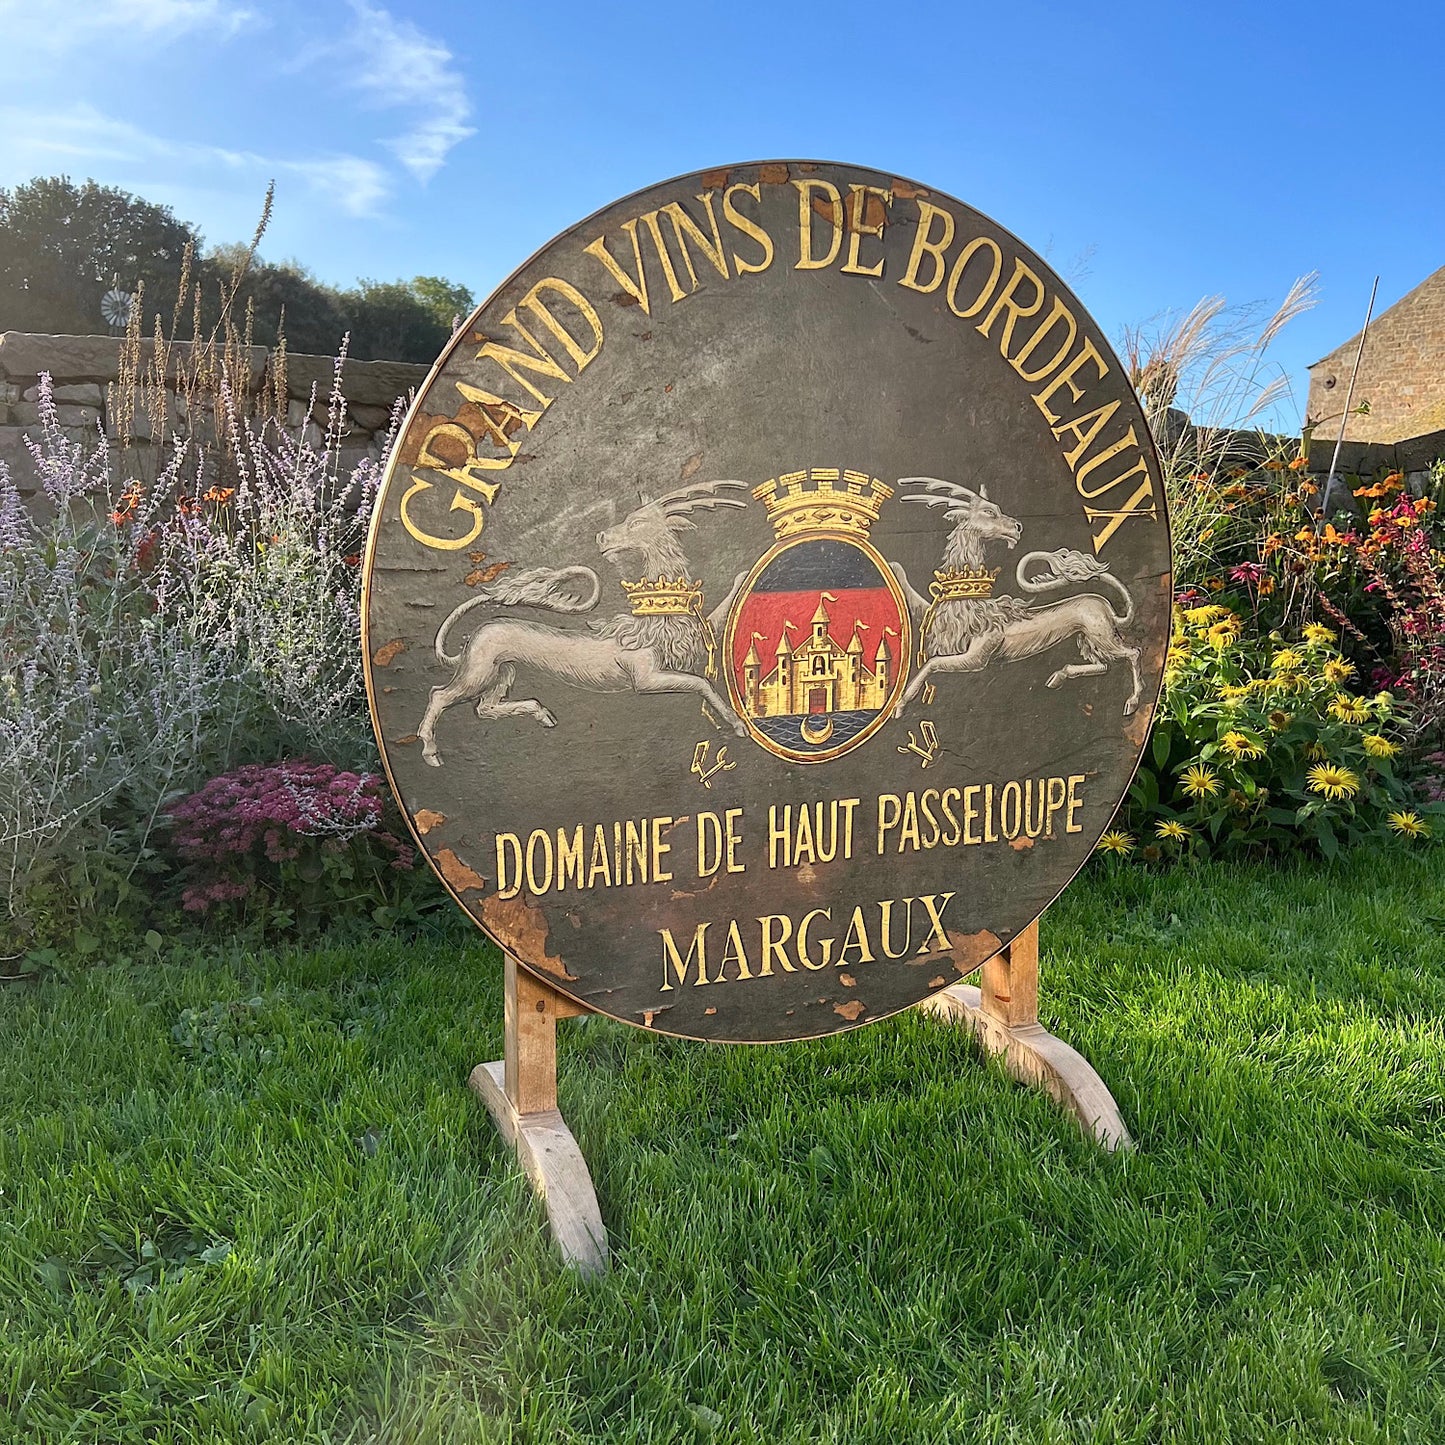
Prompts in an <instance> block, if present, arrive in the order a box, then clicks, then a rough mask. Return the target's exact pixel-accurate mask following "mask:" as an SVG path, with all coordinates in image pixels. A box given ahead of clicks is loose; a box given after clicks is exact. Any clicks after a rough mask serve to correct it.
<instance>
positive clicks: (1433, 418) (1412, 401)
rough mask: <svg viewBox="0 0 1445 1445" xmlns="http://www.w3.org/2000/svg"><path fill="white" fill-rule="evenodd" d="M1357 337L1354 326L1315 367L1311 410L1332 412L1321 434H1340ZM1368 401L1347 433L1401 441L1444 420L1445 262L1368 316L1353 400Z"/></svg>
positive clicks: (1431, 429)
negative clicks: (1371, 317) (1365, 413)
mask: <svg viewBox="0 0 1445 1445" xmlns="http://www.w3.org/2000/svg"><path fill="white" fill-rule="evenodd" d="M1359 344H1360V336H1359V333H1358V332H1356V333H1355V335H1354V336H1352V337H1351V338H1350V339H1349V340H1348V341H1346V342H1345V343H1343V345H1341V346H1338V347H1336V348H1335V350H1333V351H1332V352H1330V354H1329V355H1328V356H1326V357H1323V358H1321V359H1320V360H1319V361H1317V362H1315V364H1314V365H1313V366H1312V367H1310V390H1309V401H1308V403H1307V407H1306V409H1307V411H1308V414H1309V417H1310V418H1311V419H1313V418H1316V417H1324V416H1328V417H1330V418H1331V419H1330V420H1329V421H1327V422H1324V423H1322V424H1321V425H1320V426H1318V427H1317V428H1316V429H1315V433H1314V434H1315V436H1316V437H1317V438H1319V439H1321V440H1326V439H1327V440H1331V441H1333V440H1334V438H1335V437H1337V436H1339V434H1340V419H1339V417H1338V415H1336V413H1338V412H1341V411H1343V410H1344V406H1345V393H1346V392H1347V391H1348V390H1349V386H1350V368H1351V367H1352V366H1353V365H1354V364H1355V352H1356V350H1357V349H1358V348H1359ZM1362 401H1368V402H1369V403H1370V413H1369V415H1368V416H1353V417H1351V418H1350V421H1349V427H1348V428H1347V430H1346V432H1345V436H1346V438H1347V439H1348V440H1349V441H1356V442H1398V441H1403V440H1405V439H1406V438H1409V437H1418V436H1424V435H1425V434H1427V433H1429V432H1436V431H1439V430H1441V429H1442V428H1445V266H1442V267H1441V268H1440V270H1438V271H1436V272H1435V273H1434V275H1432V276H1427V277H1426V278H1425V280H1423V281H1422V282H1421V283H1420V284H1419V285H1418V286H1417V287H1416V288H1415V289H1414V290H1413V291H1411V292H1410V293H1409V294H1408V295H1407V296H1402V297H1401V298H1400V300H1398V301H1397V302H1396V303H1395V304H1394V305H1393V306H1391V307H1390V308H1389V310H1388V311H1384V312H1382V313H1381V314H1380V315H1379V316H1377V317H1376V318H1375V319H1374V320H1373V321H1371V322H1370V334H1369V336H1368V337H1367V338H1366V340H1365V354H1364V357H1363V359H1362V360H1361V362H1360V371H1359V375H1358V377H1357V378H1356V380H1355V396H1354V403H1353V404H1354V405H1359V403H1360V402H1362Z"/></svg>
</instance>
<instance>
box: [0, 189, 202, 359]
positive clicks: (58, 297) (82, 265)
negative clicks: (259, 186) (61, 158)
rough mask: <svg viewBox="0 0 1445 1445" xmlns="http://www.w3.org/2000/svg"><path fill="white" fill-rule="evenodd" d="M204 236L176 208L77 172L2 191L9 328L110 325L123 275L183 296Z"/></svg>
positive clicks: (96, 328)
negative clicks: (188, 265) (191, 256)
mask: <svg viewBox="0 0 1445 1445" xmlns="http://www.w3.org/2000/svg"><path fill="white" fill-rule="evenodd" d="M198 240H199V236H198V235H197V233H196V231H195V230H194V228H193V227H191V226H188V225H187V224H186V223H185V222H183V221H178V220H177V219H176V218H175V216H174V215H173V214H172V213H171V211H170V209H169V207H166V206H157V205H153V204H152V203H151V202H150V201H144V200H141V199H140V197H138V196H133V195H131V194H130V193H129V192H127V191H122V190H119V189H117V188H116V187H114V186H98V185H96V183H95V182H94V181H86V183H85V184H84V185H83V186H77V185H75V184H74V182H72V181H71V180H70V178H69V177H68V176H51V177H48V178H42V179H37V180H33V181H30V182H28V183H27V184H25V185H21V186H16V187H15V188H14V189H13V190H9V191H6V190H0V331H40V332H62V333H78V334H81V335H85V334H92V333H96V332H102V333H103V332H104V331H105V330H106V323H105V320H104V318H103V317H102V316H101V312H100V298H101V296H102V295H103V294H104V293H105V292H106V291H108V290H109V289H110V287H111V285H112V281H113V279H117V278H118V280H119V283H120V287H121V289H122V290H124V291H128V292H133V291H134V290H135V289H136V287H137V286H138V285H140V284H141V283H142V282H144V284H145V290H146V294H147V295H149V296H153V297H154V296H174V295H175V293H176V289H177V285H178V283H179V281H180V276H181V268H182V261H183V258H184V256H185V253H186V248H187V246H188V245H193V244H194V243H196V242H197V241H198Z"/></svg>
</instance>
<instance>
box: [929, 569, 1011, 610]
mask: <svg viewBox="0 0 1445 1445" xmlns="http://www.w3.org/2000/svg"><path fill="white" fill-rule="evenodd" d="M1000 570H1001V569H1000V568H998V567H995V568H994V569H993V571H992V572H990V571H989V570H988V568H987V567H979V568H978V569H977V570H975V569H973V568H969V567H945V568H944V569H943V570H942V571H941V572H935V573H934V574H933V581H932V582H931V583H930V584H929V588H928V591H929V594H930V595H931V596H932V598H933V600H934V601H935V602H962V601H964V600H965V599H972V600H978V599H986V598H989V597H992V596H993V583H994V578H996V577H997V576H998V574H999V572H1000Z"/></svg>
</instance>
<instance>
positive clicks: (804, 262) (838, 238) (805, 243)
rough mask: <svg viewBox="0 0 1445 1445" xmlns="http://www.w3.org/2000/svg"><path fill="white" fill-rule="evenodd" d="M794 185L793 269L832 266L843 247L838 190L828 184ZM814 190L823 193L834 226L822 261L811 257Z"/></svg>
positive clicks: (808, 181) (826, 182) (800, 183)
mask: <svg viewBox="0 0 1445 1445" xmlns="http://www.w3.org/2000/svg"><path fill="white" fill-rule="evenodd" d="M793 184H794V185H795V186H796V187H797V188H798V264H797V265H796V266H795V267H794V268H793V269H794V270H795V271H821V270H822V269H823V268H824V267H825V266H831V265H832V264H833V262H834V261H835V260H836V259H837V257H838V251H839V248H840V247H841V246H842V244H843V198H842V197H841V196H840V195H839V194H838V187H837V186H835V185H834V184H833V183H832V182H831V181H817V180H807V181H794V182H793ZM814 191H818V192H819V193H826V195H827V198H828V200H827V204H828V207H829V208H830V211H831V216H832V223H833V235H832V239H831V241H830V242H829V245H828V254H827V255H826V256H824V257H823V259H822V260H821V261H820V260H819V259H818V258H817V257H816V256H815V255H814V254H813V206H814V201H813V199H812V194H813V192H814Z"/></svg>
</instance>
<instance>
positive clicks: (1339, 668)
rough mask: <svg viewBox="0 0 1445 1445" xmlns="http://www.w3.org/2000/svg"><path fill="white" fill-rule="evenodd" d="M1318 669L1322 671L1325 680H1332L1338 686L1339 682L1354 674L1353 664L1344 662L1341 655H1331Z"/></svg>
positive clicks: (1348, 678) (1346, 680)
mask: <svg viewBox="0 0 1445 1445" xmlns="http://www.w3.org/2000/svg"><path fill="white" fill-rule="evenodd" d="M1320 671H1322V672H1323V673H1324V675H1325V680H1326V681H1327V682H1332V683H1334V684H1335V685H1336V686H1337V687H1338V686H1339V684H1340V683H1342V682H1348V681H1349V680H1350V679H1351V678H1352V677H1353V676H1354V675H1355V664H1354V663H1353V662H1346V661H1345V660H1344V658H1342V657H1332V658H1331V659H1330V660H1329V661H1328V662H1327V663H1325V665H1324V667H1322V668H1321V669H1320Z"/></svg>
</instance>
